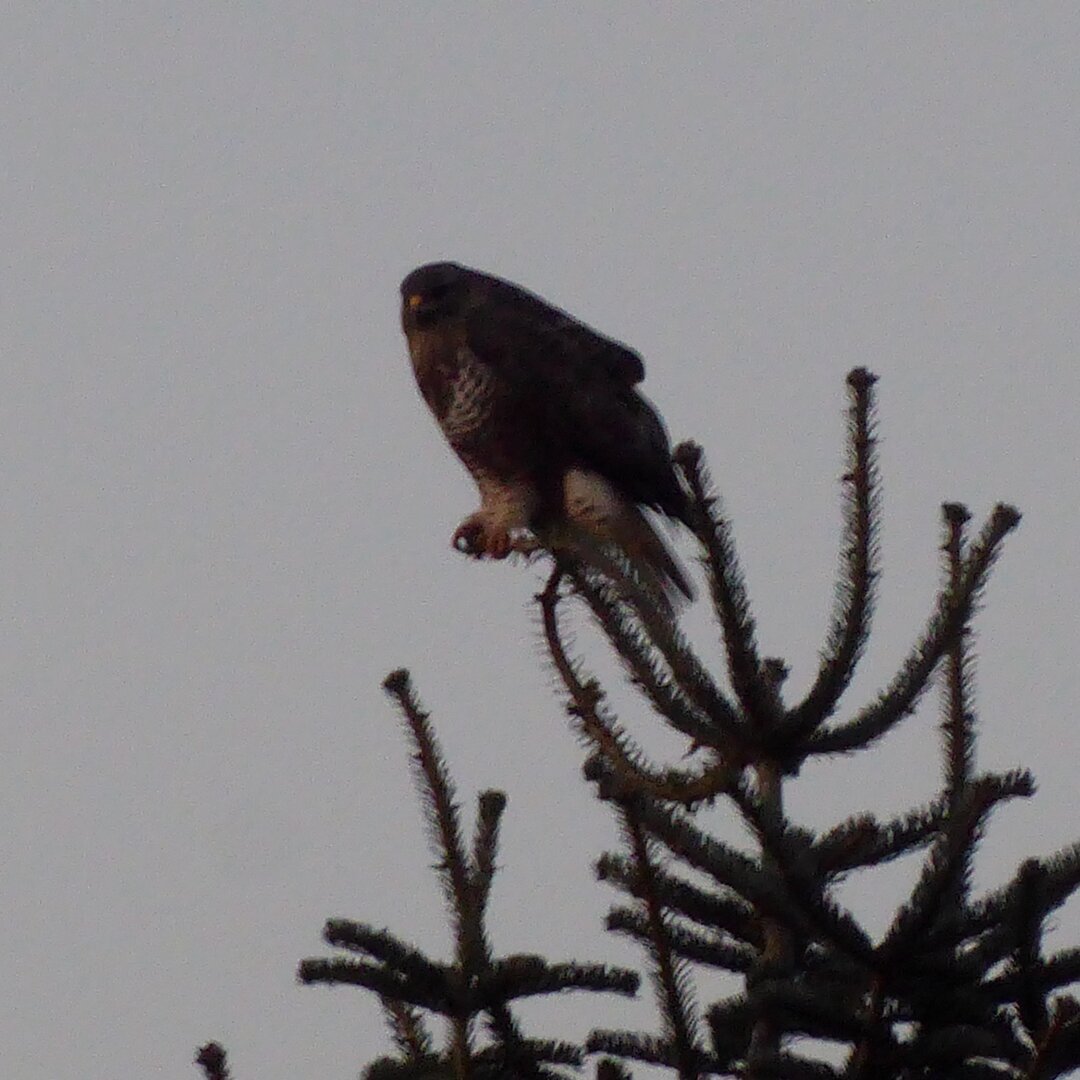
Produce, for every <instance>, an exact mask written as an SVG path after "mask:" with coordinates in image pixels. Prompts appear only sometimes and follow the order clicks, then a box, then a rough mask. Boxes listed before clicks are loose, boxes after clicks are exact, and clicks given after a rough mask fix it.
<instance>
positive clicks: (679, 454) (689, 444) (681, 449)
mask: <svg viewBox="0 0 1080 1080" xmlns="http://www.w3.org/2000/svg"><path fill="white" fill-rule="evenodd" d="M701 455H702V450H701V446H700V444H698V443H696V442H694V441H693V439H687V440H686V441H685V442H681V443H679V445H678V446H676V447H675V452H674V454H672V459H673V460H674V462H675V464H676V465H678V466H679V468H681V469H684V470H686V471H687V472H693V471H694V470H695V469H696V468H697V467H698V465H699V464H700V463H701Z"/></svg>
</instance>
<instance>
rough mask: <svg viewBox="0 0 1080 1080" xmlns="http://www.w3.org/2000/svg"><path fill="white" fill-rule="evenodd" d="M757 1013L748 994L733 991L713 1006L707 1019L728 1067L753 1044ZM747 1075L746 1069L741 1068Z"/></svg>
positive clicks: (717, 1051) (717, 1050) (716, 1051)
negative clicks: (753, 1028) (752, 1010)
mask: <svg viewBox="0 0 1080 1080" xmlns="http://www.w3.org/2000/svg"><path fill="white" fill-rule="evenodd" d="M753 1019H754V1018H753V1016H752V1014H751V1012H750V1006H749V1004H748V1003H747V1000H746V995H745V994H733V995H732V996H730V997H727V998H724V999H723V1000H721V1001H717V1002H714V1003H713V1004H712V1005H710V1006H709V1009H708V1011H707V1012H706V1014H705V1022H706V1023H707V1024H708V1025H709V1034H710V1036H711V1037H712V1050H713V1053H714V1054H715V1055H716V1056H717V1058H718V1060H720V1061H722V1062H723V1063H724V1065H725V1066H726V1067H727V1068H734V1066H735V1062H737V1061H740V1060H742V1059H744V1058H745V1057H746V1053H747V1050H748V1049H749V1047H750V1035H751V1032H752V1027H753ZM739 1075H743V1070H741V1069H740V1070H739Z"/></svg>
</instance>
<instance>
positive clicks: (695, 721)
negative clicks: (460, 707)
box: [573, 575, 742, 756]
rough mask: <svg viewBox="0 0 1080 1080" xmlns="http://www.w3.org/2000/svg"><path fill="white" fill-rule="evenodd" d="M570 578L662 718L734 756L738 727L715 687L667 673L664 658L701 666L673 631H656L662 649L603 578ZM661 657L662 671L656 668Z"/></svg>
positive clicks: (700, 678)
mask: <svg viewBox="0 0 1080 1080" xmlns="http://www.w3.org/2000/svg"><path fill="white" fill-rule="evenodd" d="M573 580H574V584H575V587H576V589H577V592H578V593H579V594H580V595H581V596H582V597H583V598H584V599H585V602H586V603H587V604H588V605H589V608H590V609H591V610H592V613H593V616H594V617H595V618H596V621H597V622H598V623H599V624H600V627H601V629H602V630H603V631H604V634H605V636H606V637H607V639H608V640H609V641H610V642H611V644H612V646H613V647H614V649H615V651H616V652H617V653H618V655H619V657H620V659H621V660H622V662H623V665H624V667H625V668H626V670H627V672H628V673H629V675H630V678H631V679H632V681H633V683H634V685H636V686H637V687H639V688H640V689H641V691H642V692H643V693H644V694H645V696H646V697H647V698H648V700H649V702H650V703H651V704H652V706H653V708H654V709H655V710H656V711H657V713H658V714H659V715H660V716H661V717H662V718H663V720H664V722H665V723H668V724H670V725H671V726H672V727H674V728H675V729H676V730H677V731H679V732H681V733H682V734H683V735H686V736H687V737H689V738H691V739H693V740H694V742H695V743H698V744H701V745H703V746H712V747H715V748H717V749H720V750H723V751H726V752H727V754H728V756H733V755H732V748H733V746H737V745H738V744H739V742H740V741H741V738H740V728H741V726H742V725H741V721H740V720H739V718H738V714H737V713H736V712H735V710H734V708H733V707H732V706H731V705H730V704H729V703H728V702H727V700H726V699H725V698H724V696H723V694H722V693H721V692H720V690H719V689H718V688H717V687H716V686H715V685H710V686H707V687H706V686H704V685H703V686H702V687H700V688H699V689H700V690H702V691H704V692H699V693H697V694H693V691H692V690H691V689H690V688H689V687H687V686H685V685H684V684H683V682H682V681H681V680H679V679H672V677H671V674H670V673H669V672H670V664H669V663H668V656H672V657H674V658H676V663H677V665H678V667H679V668H680V669H681V670H683V671H686V670H688V669H692V668H699V667H700V665H699V664H698V661H697V660H696V658H694V657H693V655H692V653H690V650H689V647H688V646H687V644H686V642H685V641H684V640H682V638H681V636H680V635H679V634H678V633H677V631H668V630H666V629H665V632H663V633H662V634H661V635H660V637H661V642H662V644H663V646H664V649H662V648H661V644H660V643H658V642H657V641H656V640H655V639H654V638H653V636H652V635H651V634H646V633H645V632H644V629H643V626H642V624H641V623H640V622H637V621H635V620H634V619H633V618H632V617H630V616H629V615H628V614H627V611H626V605H625V603H622V602H620V601H621V599H622V598H621V597H620V595H619V592H618V590H617V589H616V588H614V587H613V586H612V585H610V584H608V583H607V582H605V581H604V580H602V579H601V580H598V581H593V580H590V579H589V578H587V577H584V576H580V575H575V576H574V578H573ZM661 658H663V662H664V667H666V668H668V670H667V671H665V670H664V668H662V667H661V662H660V661H661ZM703 676H704V672H703V671H701V670H699V671H698V672H697V675H696V678H697V680H698V681H699V682H703V681H704V680H703ZM710 682H711V680H710ZM734 756H738V755H734Z"/></svg>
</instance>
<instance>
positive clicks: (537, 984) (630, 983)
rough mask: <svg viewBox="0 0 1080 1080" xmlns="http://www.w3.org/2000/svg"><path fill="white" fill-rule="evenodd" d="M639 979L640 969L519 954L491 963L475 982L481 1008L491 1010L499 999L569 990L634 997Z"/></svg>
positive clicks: (513, 998)
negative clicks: (548, 959)
mask: <svg viewBox="0 0 1080 1080" xmlns="http://www.w3.org/2000/svg"><path fill="white" fill-rule="evenodd" d="M640 982H641V979H640V977H639V976H638V974H637V972H636V971H630V970H629V969H627V968H618V967H610V966H609V965H607V964H581V963H577V962H569V963H563V964H552V963H549V962H548V961H547V960H545V959H544V958H543V957H542V956H533V955H531V954H528V953H520V954H516V955H513V956H507V957H504V958H503V959H501V960H495V961H493V962H492V964H491V966H490V968H489V969H488V970H487V971H486V972H485V973H484V974H483V975H482V976H481V977H480V978H479V979H478V980H477V982H476V999H477V1001H478V1002H479V1007H481V1008H485V1009H489V1008H491V1007H492V1005H493V1003H497V1002H506V1001H512V1000H515V999H517V998H523V997H536V996H537V995H539V994H552V993H561V992H563V991H566V990H588V991H592V992H593V993H615V994H622V995H623V996H624V997H633V996H634V995H635V994H636V993H637V991H638V986H639V985H640Z"/></svg>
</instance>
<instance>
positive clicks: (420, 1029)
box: [380, 997, 434, 1062]
mask: <svg viewBox="0 0 1080 1080" xmlns="http://www.w3.org/2000/svg"><path fill="white" fill-rule="evenodd" d="M380 1000H381V1002H382V1007H383V1014H384V1016H385V1018H386V1023H387V1026H388V1027H389V1028H390V1036H391V1038H392V1039H393V1040H394V1043H395V1044H396V1046H397V1048H398V1052H399V1054H400V1055H401V1057H400V1058H399V1059H398V1060H399V1061H412V1062H429V1061H430V1060H431V1059H432V1057H433V1056H434V1054H433V1050H432V1047H433V1044H432V1040H431V1035H430V1034H429V1033H428V1031H427V1028H426V1027H425V1026H424V1018H423V1017H422V1016H421V1015H420V1013H419V1011H418V1010H416V1009H414V1008H413V1007H412V1006H411V1005H409V1004H408V1003H407V1002H404V1001H398V1000H396V999H394V998H386V997H384V998H381V999H380Z"/></svg>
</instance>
